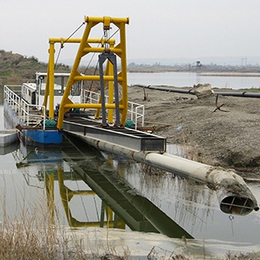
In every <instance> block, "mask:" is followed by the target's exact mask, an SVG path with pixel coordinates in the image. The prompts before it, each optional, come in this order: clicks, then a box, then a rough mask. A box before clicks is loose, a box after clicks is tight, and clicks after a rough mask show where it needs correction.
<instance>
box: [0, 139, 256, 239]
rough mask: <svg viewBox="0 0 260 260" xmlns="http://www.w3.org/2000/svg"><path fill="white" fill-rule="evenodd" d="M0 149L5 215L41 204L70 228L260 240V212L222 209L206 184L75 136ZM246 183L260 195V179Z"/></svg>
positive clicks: (11, 216) (19, 213)
mask: <svg viewBox="0 0 260 260" xmlns="http://www.w3.org/2000/svg"><path fill="white" fill-rule="evenodd" d="M0 152H1V155H0V179H1V181H0V190H1V203H0V205H1V207H2V209H1V218H2V221H4V220H6V216H8V219H9V220H19V218H22V217H24V215H26V214H28V213H30V214H36V213H35V212H37V214H38V213H39V212H41V213H42V214H43V212H45V213H44V214H49V215H51V216H53V222H55V223H56V224H57V223H58V224H59V225H60V224H61V225H67V226H71V227H75V228H76V227H89V228H91V227H92V228H93V227H106V226H109V227H110V228H112V229H113V228H114V229H116V230H117V229H121V230H127V231H129V230H133V231H138V232H152V233H161V234H165V235H167V236H168V237H177V238H179V237H182V236H185V237H187V238H189V237H193V238H196V239H214V240H215V239H217V240H221V241H230V242H246V243H258V242H259V232H260V214H259V212H253V213H251V214H250V215H248V216H243V217H240V216H236V215H227V214H225V213H223V212H221V211H220V209H219V203H218V200H217V197H216V194H215V193H214V192H213V191H211V190H210V189H208V188H207V187H206V186H205V185H201V184H197V183H195V182H193V181H190V180H185V179H182V178H179V177H178V176H175V175H173V174H169V173H162V172H160V171H157V170H155V169H152V168H150V167H147V166H144V165H140V164H136V163H134V162H129V161H126V160H125V159H124V158H121V157H118V156H117V157H112V156H111V155H107V154H104V153H103V154H100V152H98V151H96V150H94V149H93V148H91V147H89V146H87V145H85V144H81V143H77V142H76V140H72V139H66V138H65V142H64V144H63V145H62V147H60V148H58V149H56V148H51V149H47V148H45V149H41V148H39V147H37V148H36V147H34V148H29V147H26V146H23V145H22V144H20V145H19V146H11V147H8V149H1V151H0ZM249 186H250V188H251V189H252V191H253V193H254V195H255V196H256V198H257V199H258V201H260V183H259V182H254V183H249ZM37 207H40V210H39V209H38V208H37ZM25 213H26V214H25Z"/></svg>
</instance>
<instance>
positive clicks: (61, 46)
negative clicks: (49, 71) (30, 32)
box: [54, 22, 85, 69]
mask: <svg viewBox="0 0 260 260" xmlns="http://www.w3.org/2000/svg"><path fill="white" fill-rule="evenodd" d="M84 24H85V22H83V23H82V24H81V25H80V26H78V28H77V29H75V30H74V31H73V32H72V33H71V34H70V36H69V37H68V38H66V39H65V41H64V42H63V43H61V45H60V49H59V53H58V55H57V58H56V62H55V65H54V69H55V68H56V66H57V64H58V60H59V57H60V53H61V49H62V48H63V47H64V46H63V44H64V43H66V42H67V41H68V40H69V39H70V38H71V37H72V36H73V35H74V34H75V33H76V32H77V31H78V30H79V29H80V28H81V27H82V26H83V25H84Z"/></svg>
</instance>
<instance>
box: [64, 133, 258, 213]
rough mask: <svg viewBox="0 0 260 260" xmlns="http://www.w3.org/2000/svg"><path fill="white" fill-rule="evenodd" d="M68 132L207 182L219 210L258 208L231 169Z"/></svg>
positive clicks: (101, 148) (246, 188) (235, 210)
mask: <svg viewBox="0 0 260 260" xmlns="http://www.w3.org/2000/svg"><path fill="white" fill-rule="evenodd" d="M66 132H67V133H69V134H71V135H74V136H76V137H77V138H81V139H82V140H83V141H84V142H86V143H88V144H89V145H92V146H94V147H96V148H98V149H100V150H102V151H106V152H109V153H112V154H117V155H121V156H124V157H125V158H128V159H132V160H134V161H136V162H141V163H145V164H148V165H151V166H153V167H156V168H159V169H162V170H165V171H168V172H171V173H175V174H177V175H180V176H183V177H185V178H189V179H193V180H195V181H198V182H201V183H205V184H207V185H208V187H209V188H210V189H213V190H215V191H216V194H217V196H218V199H219V203H220V209H221V210H222V211H223V212H224V213H227V214H237V215H247V214H249V213H251V212H252V211H253V210H256V211H257V210H259V208H258V205H257V201H256V198H255V197H254V195H253V194H252V192H251V190H250V189H249V188H248V186H247V184H246V183H245V181H244V180H243V178H242V177H240V176H239V175H237V174H236V173H234V171H232V170H224V169H223V168H220V167H213V166H210V165H206V164H202V163H199V162H196V161H191V160H188V159H185V158H182V157H179V156H175V155H171V154H168V153H166V152H164V153H155V152H145V151H136V150H131V149H129V148H127V147H124V146H120V145H115V144H113V143H110V142H107V141H103V140H98V139H94V138H91V137H88V136H86V135H85V136H82V135H81V134H79V133H76V132H69V131H66Z"/></svg>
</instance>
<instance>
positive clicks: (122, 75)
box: [43, 16, 129, 130]
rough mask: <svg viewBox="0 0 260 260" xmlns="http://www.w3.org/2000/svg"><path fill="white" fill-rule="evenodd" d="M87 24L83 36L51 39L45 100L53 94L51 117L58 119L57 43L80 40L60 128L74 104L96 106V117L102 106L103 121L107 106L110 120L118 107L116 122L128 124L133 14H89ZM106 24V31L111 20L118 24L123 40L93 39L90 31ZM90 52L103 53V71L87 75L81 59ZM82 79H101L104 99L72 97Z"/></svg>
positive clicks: (101, 62)
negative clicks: (128, 56) (91, 100)
mask: <svg viewBox="0 0 260 260" xmlns="http://www.w3.org/2000/svg"><path fill="white" fill-rule="evenodd" d="M85 23H86V27H85V30H84V33H83V36H82V38H81V39H73V38H69V39H66V40H65V39H63V38H50V39H49V44H50V47H49V64H48V73H47V82H46V91H45V97H44V104H43V105H45V106H46V105H47V102H48V98H49V107H50V110H49V118H50V119H54V67H55V64H54V53H55V46H54V45H55V43H60V44H61V46H63V44H64V43H66V44H67V43H77V44H79V48H78V52H77V55H76V58H75V61H74V64H73V67H72V69H71V73H70V77H69V79H68V82H67V85H66V89H65V91H64V94H63V98H62V101H61V104H60V107H59V116H58V123H57V127H58V129H59V130H62V128H63V118H64V114H65V113H66V112H67V111H69V110H70V109H72V108H79V109H80V108H82V109H85V108H91V109H96V117H99V115H100V110H101V111H102V124H105V123H106V118H104V117H106V114H105V110H106V109H107V110H108V113H107V122H108V123H113V122H114V119H113V112H114V111H116V120H115V122H114V123H115V124H116V125H124V124H125V121H126V116H127V65H126V36H125V25H126V24H128V23H129V18H111V17H107V16H105V17H85ZM100 23H101V24H103V30H104V35H106V32H107V31H108V30H110V28H111V24H114V25H115V26H116V27H117V28H118V30H119V34H120V40H119V43H118V44H117V45H116V46H115V40H113V39H110V38H106V37H103V38H101V39H89V35H90V32H91V30H92V28H93V27H95V26H96V25H98V24H100ZM92 43H99V44H100V46H101V47H93V46H91V44H92ZM90 53H100V55H99V70H100V74H99V75H85V74H84V75H83V74H81V73H79V71H78V69H79V66H80V62H81V59H82V58H83V57H84V56H85V55H87V54H90ZM117 57H119V58H120V61H121V64H120V65H121V66H120V67H121V70H120V72H119V73H117V63H116V58H117ZM104 62H106V69H105V71H104V72H103V69H102V68H103V63H104ZM78 81H99V82H100V84H101V86H100V88H101V89H100V90H101V100H100V102H99V103H98V104H96V103H95V104H90V103H82V104H75V103H73V102H72V101H71V100H70V99H69V94H70V90H71V88H72V85H73V84H75V83H76V82H78ZM118 83H119V85H120V86H121V91H120V92H121V93H122V94H121V100H118V91H119V90H118ZM106 84H107V85H108V102H107V103H105V100H104V88H105V85H106Z"/></svg>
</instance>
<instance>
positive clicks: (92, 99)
mask: <svg viewBox="0 0 260 260" xmlns="http://www.w3.org/2000/svg"><path fill="white" fill-rule="evenodd" d="M99 97H100V93H98V92H95V91H91V90H88V89H84V91H83V103H87V102H88V101H89V103H98V102H99ZM105 98H106V103H107V102H108V96H107V95H105ZM127 111H128V113H129V114H130V119H131V120H132V121H133V122H134V123H135V129H137V125H138V121H139V119H140V118H141V122H142V126H144V116H145V108H144V105H141V104H138V103H135V102H131V101H128V108H127Z"/></svg>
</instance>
